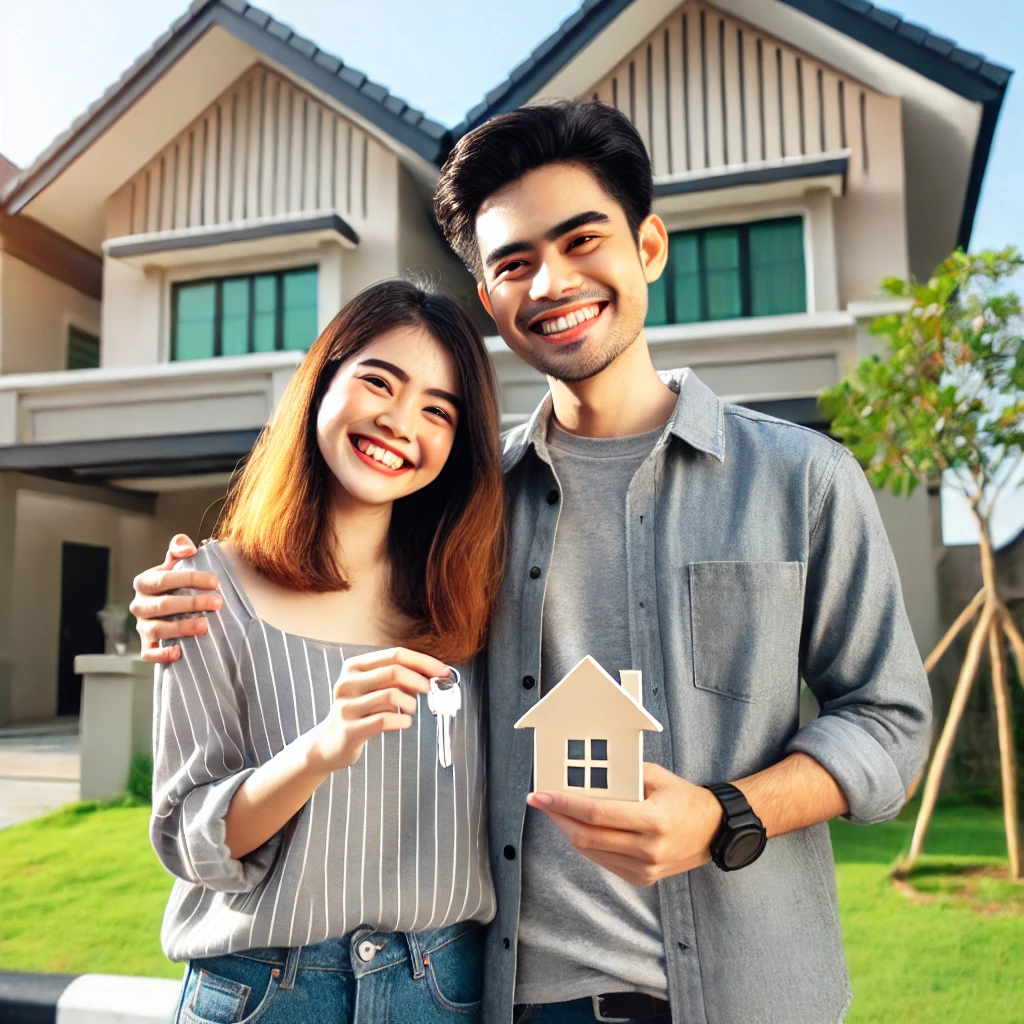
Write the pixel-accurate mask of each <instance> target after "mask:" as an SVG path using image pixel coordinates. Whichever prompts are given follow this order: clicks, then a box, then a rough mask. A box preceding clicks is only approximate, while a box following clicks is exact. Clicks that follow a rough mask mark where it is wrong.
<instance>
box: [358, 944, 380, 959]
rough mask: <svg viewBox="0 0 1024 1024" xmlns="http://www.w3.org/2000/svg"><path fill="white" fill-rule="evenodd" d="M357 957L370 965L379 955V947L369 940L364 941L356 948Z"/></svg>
mask: <svg viewBox="0 0 1024 1024" xmlns="http://www.w3.org/2000/svg"><path fill="white" fill-rule="evenodd" d="M356 955H357V956H358V957H359V959H360V960H362V961H363V963H364V964H368V963H369V962H370V961H371V960H372V959H373V958H374V957H375V956H376V955H377V947H376V946H375V945H374V944H373V943H372V942H371V941H370V940H369V939H363V941H362V942H360V943H359V945H358V946H356Z"/></svg>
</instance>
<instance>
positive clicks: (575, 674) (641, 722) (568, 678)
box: [515, 654, 662, 732]
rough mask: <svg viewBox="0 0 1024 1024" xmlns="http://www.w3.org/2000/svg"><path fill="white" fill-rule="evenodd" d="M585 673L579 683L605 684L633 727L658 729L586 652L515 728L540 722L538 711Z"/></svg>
mask: <svg viewBox="0 0 1024 1024" xmlns="http://www.w3.org/2000/svg"><path fill="white" fill-rule="evenodd" d="M584 675H585V676H587V680H586V681H585V682H584V683H583V685H584V686H586V687H593V686H594V685H598V686H600V685H603V684H604V685H607V686H610V687H612V688H613V689H614V690H615V691H617V692H618V694H619V696H620V698H621V700H622V714H623V715H626V716H629V718H630V719H631V720H632V721H633V722H635V725H636V728H637V729H644V730H647V731H648V732H661V729H662V726H661V723H660V722H659V721H658V720H657V719H656V718H655V717H654V716H653V715H652V714H651V713H650V712H649V711H648V710H647V709H646V708H645V707H644V706H643V705H642V704H639V703H637V701H635V700H634V699H633V698H632V697H631V696H630V694H628V693H627V692H626V691H625V690H624V689H623V688H622V687H621V686H619V684H618V683H617V682H615V680H614V679H612V677H611V676H610V675H608V673H607V672H605V670H604V669H603V668H601V666H600V665H599V664H598V663H597V662H596V661H595V660H594V659H593V658H592V657H590V655H589V654H588V655H587V656H586V657H585V658H583V659H582V660H581V661H580V662H579V663H578V664H576V665H574V666H573V667H572V668H571V669H570V670H569V671H568V672H567V673H566V675H565V678H563V679H561V680H560V681H559V682H558V684H557V685H555V686H553V687H552V688H551V689H550V690H549V691H548V692H547V693H546V694H544V696H543V697H542V698H541V699H540V700H539V701H537V703H536V704H534V705H533V707H532V708H530V710H529V711H527V712H526V714H525V715H523V716H522V718H520V719H519V721H518V722H516V724H515V728H516V729H522V728H527V727H530V728H534V727H537V726H539V725H540V724H541V720H542V719H543V716H544V712H543V711H542V710H541V709H542V708H543V707H544V706H545V705H547V707H548V708H550V707H551V706H552V705H553V704H556V703H559V701H560V700H564V698H565V695H566V691H565V689H563V688H564V687H567V686H571V685H572V684H573V683H574V682H578V681H579V680H580V679H581V678H582V676H584Z"/></svg>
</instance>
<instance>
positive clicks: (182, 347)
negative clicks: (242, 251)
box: [171, 267, 317, 359]
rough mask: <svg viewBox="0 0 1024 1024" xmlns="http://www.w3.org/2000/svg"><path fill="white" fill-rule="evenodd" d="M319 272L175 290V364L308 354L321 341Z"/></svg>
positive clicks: (180, 286)
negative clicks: (287, 352)
mask: <svg viewBox="0 0 1024 1024" xmlns="http://www.w3.org/2000/svg"><path fill="white" fill-rule="evenodd" d="M316 286H317V268H316V267H303V268H301V269H299V270H283V271H279V272H277V273H273V274H250V275H247V276H245V277H218V278H213V279H207V280H204V281H188V282H187V283H182V284H176V285H174V288H173V291H172V295H171V307H172V310H173V318H172V326H171V339H172V341H171V358H172V359H210V358H212V357H214V356H238V355H244V354H245V353H247V352H279V351H283V350H285V349H287V350H293V351H299V352H305V351H307V350H308V349H309V346H310V345H312V344H313V342H314V341H315V340H316V336H317V329H316V328H317V302H316V293H317V287H316Z"/></svg>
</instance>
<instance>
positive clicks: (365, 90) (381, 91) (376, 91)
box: [359, 79, 388, 103]
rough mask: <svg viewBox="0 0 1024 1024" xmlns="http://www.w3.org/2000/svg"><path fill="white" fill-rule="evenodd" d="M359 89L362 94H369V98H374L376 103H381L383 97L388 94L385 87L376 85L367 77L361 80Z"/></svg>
mask: <svg viewBox="0 0 1024 1024" xmlns="http://www.w3.org/2000/svg"><path fill="white" fill-rule="evenodd" d="M359 91H360V92H361V93H362V94H363V95H364V96H369V97H370V99H371V100H376V101H377V102H378V103H383V102H384V97H385V96H387V94H388V91H387V89H385V88H384V86H383V85H378V84H377V83H376V82H371V81H370V80H369V79H367V80H366V81H365V82H363V84H362V87H361V88H360V90H359Z"/></svg>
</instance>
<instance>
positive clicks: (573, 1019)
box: [514, 999, 672, 1024]
mask: <svg viewBox="0 0 1024 1024" xmlns="http://www.w3.org/2000/svg"><path fill="white" fill-rule="evenodd" d="M595 1020H597V1018H596V1017H595V1016H594V1003H593V1001H592V1000H590V999H573V1000H571V1001H570V1002H567V1003H527V1004H524V1005H522V1006H517V1007H516V1012H515V1017H514V1024H593V1022H594V1021H595ZM624 1024H672V1018H671V1017H670V1016H669V1015H667V1014H666V1015H665V1016H663V1017H645V1018H643V1019H640V1018H626V1019H625V1021H624Z"/></svg>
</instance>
